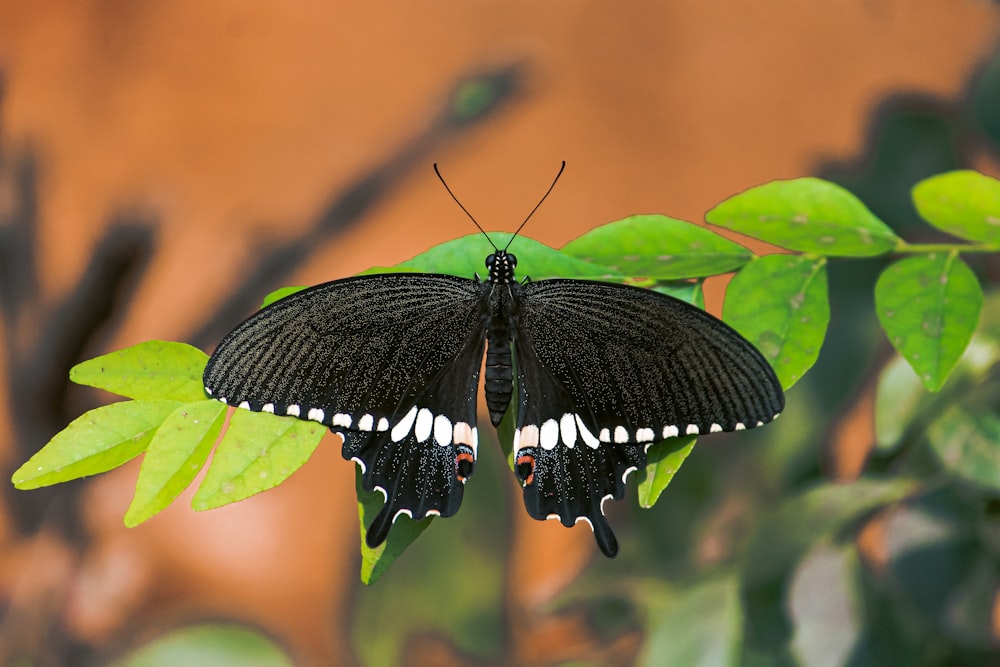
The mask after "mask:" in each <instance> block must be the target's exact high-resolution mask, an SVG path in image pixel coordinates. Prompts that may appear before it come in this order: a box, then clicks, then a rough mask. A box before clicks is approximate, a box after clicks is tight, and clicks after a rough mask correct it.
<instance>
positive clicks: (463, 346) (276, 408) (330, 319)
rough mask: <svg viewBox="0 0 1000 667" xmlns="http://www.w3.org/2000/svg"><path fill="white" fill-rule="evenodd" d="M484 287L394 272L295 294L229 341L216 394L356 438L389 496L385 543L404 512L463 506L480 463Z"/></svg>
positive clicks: (368, 482)
mask: <svg viewBox="0 0 1000 667" xmlns="http://www.w3.org/2000/svg"><path fill="white" fill-rule="evenodd" d="M480 295H481V286H480V285H479V283H477V282H476V281H473V280H468V279H464V278H458V277H454V276H445V275H423V274H384V275H375V276H360V277H355V278H348V279H345V280H339V281H334V282H331V283H326V284H323V285H318V286H316V287H312V288H309V289H306V290H303V291H301V292H298V293H296V294H293V295H291V296H289V297H286V298H285V299H282V300H281V301H278V302H277V303H275V304H272V305H271V306H269V307H268V308H266V309H264V310H262V311H260V312H259V313H257V314H256V315H254V316H252V317H251V318H250V319H248V320H247V321H246V322H244V323H243V324H241V325H240V326H239V327H237V328H236V329H235V330H234V331H233V332H232V333H230V334H229V335H228V336H227V337H226V338H225V339H224V340H223V341H222V343H220V344H219V347H218V349H216V351H215V353H214V354H213V355H212V357H211V359H210V360H209V362H208V366H207V367H206V369H205V386H206V390H207V391H208V393H209V394H211V395H212V396H214V397H215V398H218V399H219V400H221V401H224V402H225V403H227V404H229V405H234V406H239V407H243V408H248V409H250V410H255V411H265V412H273V413H275V414H278V415H291V416H295V417H299V418H301V419H311V420H314V421H317V422H320V423H323V424H325V425H327V426H329V427H331V428H332V429H333V430H334V431H338V432H341V433H342V434H343V435H344V438H345V439H344V446H343V455H344V457H345V458H348V459H353V460H355V461H357V462H358V463H359V464H360V465H361V466H362V468H363V470H364V478H363V479H364V481H363V486H364V487H365V488H366V489H367V490H369V491H373V490H379V491H381V492H382V493H383V494H384V495H385V496H386V503H385V505H384V507H383V509H382V513H381V514H380V515H379V516H378V517H376V520H375V522H374V523H373V525H372V528H371V529H370V530H369V537H368V541H369V543H370V544H372V545H373V546H374V545H375V544H378V543H380V542H381V541H382V540H384V539H385V535H386V533H387V532H388V529H389V526H390V525H391V522H392V521H393V520H395V518H396V517H398V516H399V515H400V514H408V515H409V516H412V517H414V518H421V517H423V516H425V515H427V514H441V515H444V516H448V515H451V514H454V513H455V512H456V511H457V510H458V506H459V504H460V502H461V496H462V483H463V482H464V479H465V478H466V477H468V476H469V475H470V474H471V472H472V468H473V467H474V464H475V457H476V439H477V437H476V436H477V434H476V430H475V425H476V391H477V385H478V381H479V367H480V363H481V359H482V354H483V340H484V339H485V323H486V313H485V312H484V311H483V309H482V306H481V303H482V300H481V297H480Z"/></svg>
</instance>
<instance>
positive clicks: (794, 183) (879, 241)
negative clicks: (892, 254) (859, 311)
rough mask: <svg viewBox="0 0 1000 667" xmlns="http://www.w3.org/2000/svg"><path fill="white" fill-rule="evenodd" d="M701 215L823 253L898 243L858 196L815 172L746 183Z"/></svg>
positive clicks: (868, 253) (861, 252)
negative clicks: (747, 186) (814, 175)
mask: <svg viewBox="0 0 1000 667" xmlns="http://www.w3.org/2000/svg"><path fill="white" fill-rule="evenodd" d="M705 219H706V220H708V222H710V223H712V224H713V225H718V226H720V227H725V228H726V229H731V230H733V231H736V232H739V233H741V234H746V235H747V236H751V237H753V238H755V239H760V240H762V241H767V242H768V243H773V244H775V245H778V246H781V247H782V248H788V249H789V250H798V251H800V252H812V253H816V254H820V255H828V256H845V257H873V256H876V255H883V254H885V253H887V252H889V251H891V250H892V249H893V248H895V247H896V245H897V244H899V243H902V240H901V239H900V238H899V237H898V236H896V234H895V233H894V232H893V231H892V230H891V229H890V228H889V227H887V226H886V224H885V223H884V222H882V221H881V220H879V219H878V218H877V217H876V216H875V214H874V213H872V212H871V211H869V210H868V209H867V208H866V207H865V205H864V204H862V203H861V200H859V199H858V198H857V197H855V196H854V195H852V194H851V193H850V192H848V191H847V190H845V189H844V188H842V187H840V186H839V185H835V184H833V183H830V182H829V181H824V180H822V179H818V178H796V179H794V180H790V181H772V182H770V183H765V184H764V185H759V186H757V187H755V188H750V189H749V190H746V191H744V192H741V193H740V194H738V195H736V196H734V197H730V198H729V199H727V200H725V201H723V202H722V203H720V204H719V205H718V206H716V207H715V208H713V209H712V210H710V211H709V212H708V213H707V214H705Z"/></svg>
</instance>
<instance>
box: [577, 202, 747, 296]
mask: <svg viewBox="0 0 1000 667" xmlns="http://www.w3.org/2000/svg"><path fill="white" fill-rule="evenodd" d="M562 252H563V253H565V254H567V255H570V256H572V257H576V258H578V259H582V260H585V261H588V262H594V263H595V264H600V265H602V266H605V267H607V268H608V269H611V270H613V271H620V272H621V273H623V274H625V275H629V276H647V277H650V278H657V279H664V280H669V279H677V278H696V277H703V276H714V275H716V274H719V273H726V272H728V271H733V270H735V269H738V268H740V267H741V266H743V265H744V264H746V263H747V262H749V261H750V258H751V257H753V253H751V252H750V251H749V250H747V249H746V248H744V247H743V246H741V245H739V244H736V243H733V242H732V241H730V240H728V239H725V238H723V237H721V236H719V235H718V234H716V233H715V232H712V231H709V230H707V229H705V228H704V227H699V226H697V225H693V224H691V223H690V222H684V221H683V220H676V219H674V218H668V217H667V216H665V215H633V216H631V217H629V218H625V219H624V220H618V221H616V222H611V223H608V224H606V225H602V226H600V227H597V228H596V229H593V230H591V231H589V232H587V233H586V234H584V235H583V236H580V237H579V238H576V239H574V240H572V241H570V242H569V243H567V244H566V245H564V246H563V247H562Z"/></svg>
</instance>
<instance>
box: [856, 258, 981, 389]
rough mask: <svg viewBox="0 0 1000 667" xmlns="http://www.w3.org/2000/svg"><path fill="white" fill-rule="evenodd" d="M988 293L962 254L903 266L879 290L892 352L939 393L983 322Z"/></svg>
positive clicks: (885, 278)
mask: <svg viewBox="0 0 1000 667" xmlns="http://www.w3.org/2000/svg"><path fill="white" fill-rule="evenodd" d="M982 304H983V293H982V290H981V289H980V288H979V282H978V281H977V280H976V276H975V274H973V273H972V270H971V269H970V268H969V267H968V266H967V265H966V264H965V262H963V261H962V260H961V259H960V258H959V257H958V253H956V252H954V251H953V252H950V253H934V254H929V255H925V256H920V257H909V258H907V259H903V260H900V261H898V262H896V263H894V264H893V265H891V266H890V267H889V268H887V269H886V270H885V271H884V272H883V273H882V275H881V276H879V279H878V283H877V284H876V285H875V311H876V313H877V314H878V319H879V322H880V323H881V324H882V328H883V329H885V333H886V335H887V336H888V337H889V341H890V342H891V343H892V345H893V347H895V348H896V350H898V351H899V353H900V354H902V355H903V357H905V358H906V360H907V361H908V362H910V365H911V366H913V370H915V371H916V372H917V375H919V376H920V379H921V380H922V381H923V383H924V385H925V386H926V387H927V388H928V389H930V390H931V391H938V390H939V389H940V388H941V387H942V386H943V385H944V383H945V381H946V380H947V379H948V374H949V373H951V370H952V368H954V367H955V364H956V363H957V362H958V359H959V357H961V356H962V352H963V351H964V350H965V347H966V345H968V343H969V339H971V338H972V333H973V332H974V331H975V329H976V323H977V322H978V321H979V311H980V309H981V307H982Z"/></svg>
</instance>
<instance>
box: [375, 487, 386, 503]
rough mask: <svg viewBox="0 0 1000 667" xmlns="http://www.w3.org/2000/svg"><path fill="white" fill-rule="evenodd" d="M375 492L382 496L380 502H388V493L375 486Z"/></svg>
mask: <svg viewBox="0 0 1000 667" xmlns="http://www.w3.org/2000/svg"><path fill="white" fill-rule="evenodd" d="M375 490H376V491H378V492H379V493H381V494H382V501H383V502H389V492H388V491H386V490H385V489H384V488H383V487H381V486H376V487H375Z"/></svg>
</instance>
